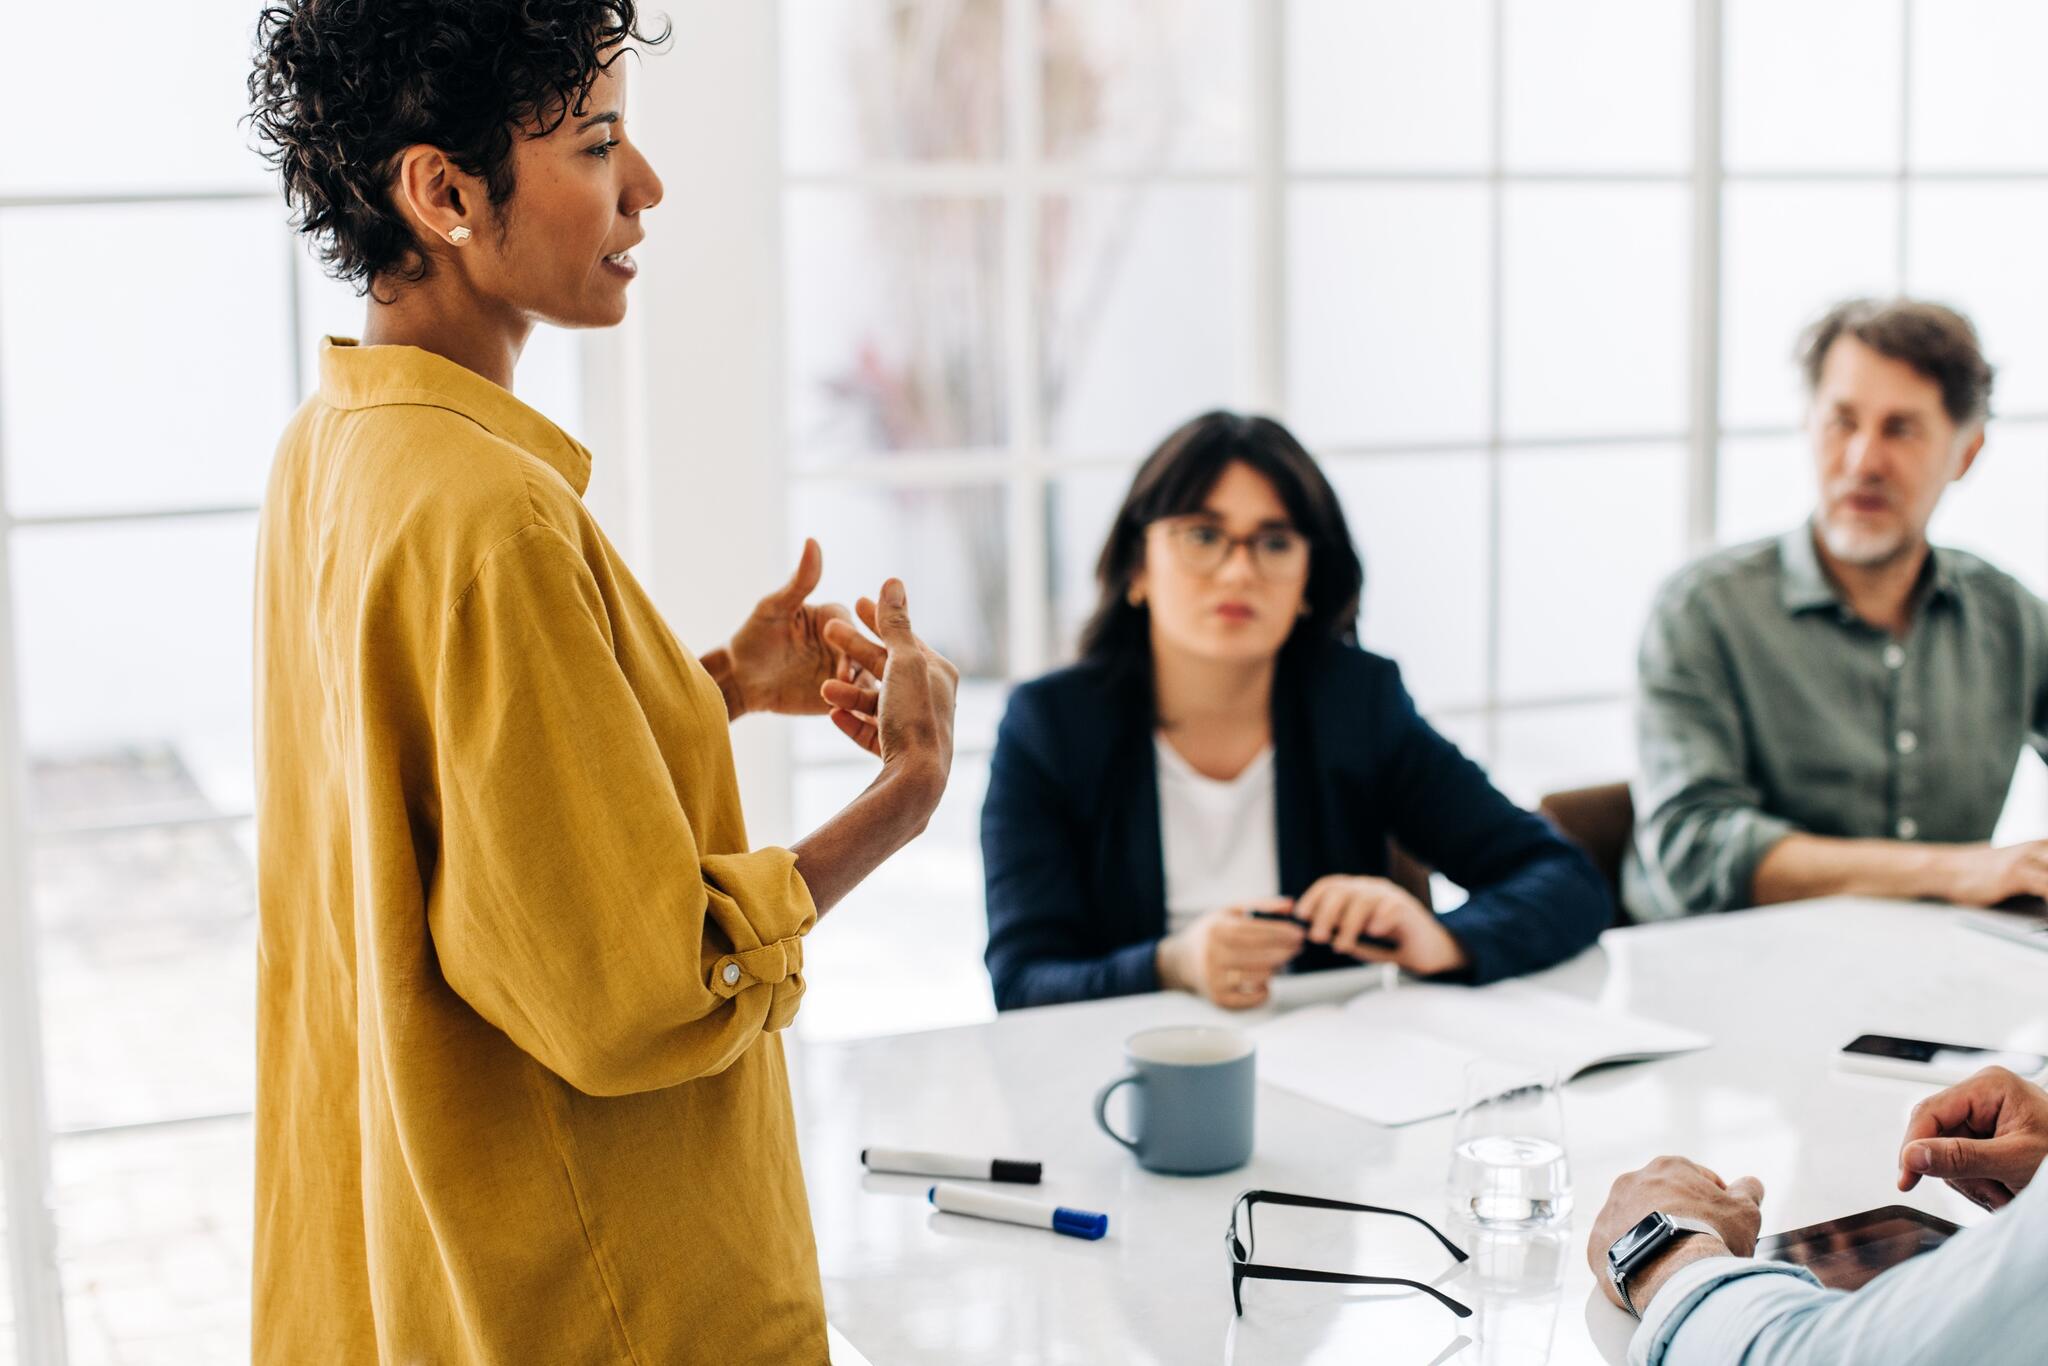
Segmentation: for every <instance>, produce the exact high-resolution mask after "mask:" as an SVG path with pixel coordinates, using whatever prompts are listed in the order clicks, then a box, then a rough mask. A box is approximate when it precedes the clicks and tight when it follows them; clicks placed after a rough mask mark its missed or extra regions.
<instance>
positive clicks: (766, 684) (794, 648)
mask: <svg viewBox="0 0 2048 1366" xmlns="http://www.w3.org/2000/svg"><path fill="white" fill-rule="evenodd" d="M824 572H825V556H824V552H822V551H821V550H819V549H818V543H817V542H816V541H814V540H806V541H805V542H804V552H803V556H802V558H800V559H799V560H798V561H797V566H796V572H795V573H794V574H792V575H791V576H790V579H789V582H788V583H786V584H784V585H783V586H782V587H781V588H778V589H777V590H776V591H774V592H773V593H770V594H769V595H768V596H767V597H765V598H763V599H761V601H760V602H759V603H757V604H756V605H755V607H754V610H753V613H752V614H751V615H749V616H748V617H747V619H746V621H745V622H743V623H741V625H740V629H739V630H737V631H735V632H733V637H732V640H731V642H730V643H728V644H727V645H726V647H725V649H724V651H723V652H722V657H721V652H720V651H715V650H714V651H712V652H711V653H710V654H707V655H706V656H705V657H704V660H703V663H704V667H705V669H706V670H707V671H708V672H709V673H710V674H711V676H712V677H713V678H716V679H718V681H719V688H720V690H721V691H722V692H724V693H725V705H726V712H727V714H728V715H730V716H731V717H733V718H734V719H735V720H737V719H738V718H739V717H741V716H743V715H745V714H746V713H747V712H750V711H769V712H781V713H784V714H785V715H790V716H816V715H818V714H819V713H821V712H825V711H828V710H830V706H829V704H828V703H827V702H826V701H825V699H824V698H823V697H821V696H820V695H819V692H818V689H819V686H820V685H821V684H822V683H824V681H825V680H826V679H828V678H834V677H851V676H853V675H852V672H851V671H850V670H849V669H848V668H847V664H846V657H845V654H844V652H843V651H841V650H838V649H835V648H834V647H833V646H832V645H831V644H830V643H829V642H828V641H827V639H826V635H825V628H826V626H827V625H828V624H830V623H831V622H835V621H837V622H848V621H850V620H851V618H850V617H849V615H848V613H847V611H846V609H845V608H844V607H841V606H840V605H839V604H838V603H830V602H828V603H819V604H816V605H813V604H811V603H808V602H806V601H804V599H806V598H808V597H810V595H811V593H812V592H813V590H815V589H816V588H817V586H818V580H819V579H820V578H821V577H823V575H824Z"/></svg>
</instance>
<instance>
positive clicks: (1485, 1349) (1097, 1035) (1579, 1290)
mask: <svg viewBox="0 0 2048 1366" xmlns="http://www.w3.org/2000/svg"><path fill="white" fill-rule="evenodd" d="M1534 980H1536V981H1538V982H1539V983H1540V984H1541V985H1544V986H1547V987H1550V988H1552V989H1555V990H1559V991H1564V992H1568V993H1571V994H1573V995H1577V996H1580V997H1582V998H1587V999H1591V1000H1593V1001H1595V1002H1597V1003H1599V1004H1602V1005H1605V1006H1610V1007H1613V1008H1616V1009H1621V1010H1627V1011H1632V1012H1634V1013H1637V1014H1641V1015H1645V1016H1649V1017H1651V1018H1654V1019H1660V1020H1665V1021H1668V1022H1670V1023H1672V1024H1676V1025H1681V1026H1684V1027H1687V1028H1693V1029H1700V1030H1704V1031H1705V1032H1707V1033H1709V1034H1711V1035H1713V1036H1714V1038H1715V1041H1716V1042H1715V1046H1714V1047H1712V1048H1709V1049H1707V1050H1705V1051H1704V1052H1701V1053H1697V1054H1692V1055H1689V1056H1685V1057H1680V1058H1675V1059H1670V1060H1666V1061H1662V1062H1656V1063H1650V1064H1643V1065H1632V1066H1625V1067H1616V1068H1609V1069H1603V1070H1601V1071H1598V1072H1594V1073H1590V1074H1587V1075H1585V1076H1583V1077H1581V1078H1579V1079H1578V1080H1577V1081H1575V1082H1573V1083H1571V1084H1570V1085H1569V1086H1568V1087H1566V1088H1565V1092H1564V1114H1565V1138H1566V1144H1567V1147H1568V1149H1569V1152H1570V1157H1571V1163H1572V1173H1573V1180H1574V1187H1575V1195H1576V1209H1575V1212H1574V1215H1573V1222H1572V1226H1571V1228H1570V1229H1569V1230H1568V1231H1565V1232H1563V1233H1560V1234H1556V1235H1552V1236H1550V1237H1547V1238H1546V1237H1532V1236H1528V1235H1523V1236H1513V1235H1485V1234H1481V1233H1480V1232H1479V1231H1478V1230H1475V1229H1473V1228H1471V1227H1470V1226H1468V1225H1463V1224H1459V1223H1456V1222H1455V1221H1452V1220H1451V1219H1450V1218H1449V1216H1448V1214H1447V1212H1446V1209H1445V1201H1444V1178H1445V1174H1446V1170H1447V1163H1448V1159H1449V1144H1450V1134H1451V1121H1450V1120H1449V1119H1444V1120H1437V1121H1430V1122H1426V1123H1421V1124H1415V1125H1409V1126H1406V1127H1403V1128H1398V1129H1389V1128H1381V1127H1379V1126H1376V1125H1373V1124H1370V1123H1367V1122H1366V1121H1364V1120H1361V1119H1357V1118H1354V1117H1352V1116H1350V1115H1347V1114H1343V1113H1341V1112H1338V1111H1335V1110H1331V1109H1328V1108H1326V1107H1323V1106H1320V1105H1317V1104H1315V1103H1314V1102H1311V1101H1308V1100H1305V1099H1302V1098H1300V1097H1297V1096H1295V1095H1293V1094H1292V1093H1290V1092H1286V1091H1282V1090H1279V1089H1277V1088H1274V1087H1270V1086H1261V1087H1260V1090H1259V1098H1258V1104H1259V1114H1258V1147H1257V1151H1256V1153H1255V1155H1254V1157H1253V1160H1252V1161H1251V1162H1250V1163H1249V1164H1248V1165H1247V1166H1245V1167H1244V1168H1243V1169H1241V1170H1239V1171H1236V1172H1230V1173H1226V1174H1223V1175H1220V1176H1209V1177H1193V1178H1187V1177H1167V1176H1158V1175H1154V1174H1151V1173H1148V1172H1145V1171H1143V1170H1141V1169H1139V1168H1138V1167H1137V1165H1136V1164H1135V1163H1134V1162H1132V1161H1131V1160H1130V1159H1129V1158H1128V1156H1127V1155H1126V1154H1125V1153H1124V1152H1123V1151H1122V1150H1121V1149H1120V1148H1118V1147H1117V1146H1116V1145H1115V1144H1114V1143H1112V1142H1110V1141H1109V1140H1108V1139H1107V1138H1104V1137H1102V1136H1101V1135H1100V1134H1099V1133H1098V1132H1097V1131H1096V1129H1095V1126H1094V1121H1093V1117H1092V1114H1091V1111H1090V1104H1091V1101H1092V1097H1093V1095H1094V1092H1095V1089H1096V1088H1097V1087H1098V1086H1099V1085H1100V1084H1101V1083H1103V1082H1104V1081H1107V1080H1109V1079H1110V1078H1111V1077H1113V1076H1116V1075H1118V1073H1119V1072H1120V1071H1121V1066H1120V1064H1121V1045H1122V1041H1123V1039H1124V1038H1125V1036H1126V1035H1128V1034H1130V1033H1133V1032H1135V1031H1136V1030H1138V1029H1140V1028H1144V1027H1147V1026H1151V1025H1156V1024H1161V1023H1173V1022H1182V1021H1189V1022H1191V1021H1209V1020H1216V1019H1219V1018H1228V1019H1234V1020H1235V1021H1236V1022H1238V1023H1252V1022H1254V1020H1255V1019H1256V1017H1255V1016H1254V1017H1245V1016H1236V1017H1230V1016H1225V1015H1224V1013H1223V1012H1221V1011H1218V1010H1215V1009H1214V1008H1212V1007H1210V1006H1207V1005H1206V1004H1204V1003H1202V1002H1199V1001H1196V1000H1194V999H1193V998H1190V997H1186V996H1174V995H1157V996H1145V997H1131V998H1125V999H1121V1000H1114V1001H1104V1002H1095V1003H1090V1004H1086V1005H1078V1006H1063V1007H1055V1008H1051V1009H1045V1010H1035V1011H1022V1012H1015V1013H1012V1014H1010V1015H1007V1016H1004V1017H1002V1018H1000V1019H998V1020H996V1021H995V1022H994V1023H992V1024H987V1025H977V1026H971V1027H966V1028H959V1029H949V1030H939V1031H933V1032H930V1033H922V1034H908V1035H900V1036H895V1037H889V1038H880V1039H869V1040H864V1041H860V1042H854V1043H846V1044H833V1045H824V1046H819V1045H812V1046H808V1047H804V1048H799V1049H793V1050H792V1074H793V1085H794V1088H795V1103H796V1107H797V1118H798V1124H799V1129H800V1134H801V1139H802V1143H803V1148H804V1162H805V1170H806V1173H807V1179H808V1184H809V1189H810V1196H811V1206H812V1217H813V1221H814V1223H815V1226H816V1228H817V1235H818V1249H819V1259H820V1265H821V1268H822V1270H823V1273H824V1278H825V1288H826V1302H827V1307H828V1310H829V1312H830V1314H831V1317H832V1320H833V1323H834V1324H835V1325H836V1326H837V1328H838V1329H839V1330H841V1331H842V1332H844V1333H845V1335H846V1337H847V1339H848V1340H849V1341H850V1342H851V1343H852V1344H853V1345H854V1346H855V1347H857V1348H858V1349H859V1350H860V1351H861V1352H862V1353H864V1354H865V1355H866V1356H867V1358H868V1359H869V1360H870V1361H871V1362H872V1363H873V1366H908V1364H909V1363H941V1362H943V1363H949V1364H950V1363H958V1362H966V1361H972V1362H977V1363H979V1362H1017V1363H1027V1362H1031V1363H1036V1362H1044V1363H1084V1362H1086V1363H1093V1362H1114V1363H1131V1364H1132V1366H1137V1364H1138V1363H1160V1364H1161V1366H1166V1364H1167V1363H1171V1364H1172V1366H1184V1363H1189V1362H1201V1361H1228V1362H1241V1363H1259V1362H1268V1361H1272V1362H1281V1361H1285V1362H1297V1363H1317V1362H1336V1361H1339V1360H1342V1361H1346V1362H1352V1361H1357V1360H1359V1359H1360V1353H1361V1351H1364V1352H1367V1353H1368V1354H1369V1357H1370V1359H1371V1360H1373V1361H1374V1362H1395V1363H1398V1362H1409V1361H1412V1362H1415V1363H1417V1366H1423V1364H1424V1363H1433V1362H1446V1363H1448V1362H1459V1363H1481V1362H1484V1363H1505V1362H1514V1363H1522V1362H1529V1363H1536V1362H1549V1363H1559V1364H1560V1366H1563V1364H1566V1363H1580V1362H1587V1363H1590V1362H1600V1361H1607V1362H1619V1361H1622V1360H1624V1359H1625V1356H1626V1350H1627V1344H1628V1339H1629V1336H1630V1333H1631V1332H1632V1330H1633V1328H1634V1323H1633V1321H1632V1320H1631V1319H1629V1317H1628V1316H1627V1315H1626V1314H1624V1313H1622V1311H1620V1310H1619V1309H1616V1308H1614V1307H1613V1306H1611V1305H1610V1304H1608V1302H1607V1301H1606V1299H1605V1298H1604V1297H1603V1296H1602V1294H1601V1292H1600V1289H1599V1287H1598V1285H1597V1284H1596V1282H1595V1281H1594V1278H1593V1272H1592V1270H1591V1268H1590V1267H1589V1266H1588V1264H1587V1261H1586V1255H1585V1244H1586V1238H1587V1234H1588V1232H1589V1230H1590V1229H1591V1226H1592V1222H1593V1219H1594V1217H1595V1216H1596V1215H1597V1214H1598V1212H1599V1209H1600V1206H1601V1204H1602V1202H1603V1201H1604V1199H1605V1197H1606V1193H1607V1189H1608V1187H1609V1185H1610V1184H1611V1183H1612V1181H1613V1179H1614V1178H1615V1177H1616V1176H1617V1175H1619V1174H1620V1173H1622V1172H1624V1171H1628V1170H1632V1169H1633V1168H1635V1167H1638V1166H1640V1165H1642V1164H1643V1163H1644V1162H1646V1161H1648V1160H1649V1159H1650V1158H1652V1157H1654V1156H1657V1155H1658V1154H1660V1153H1667V1152H1676V1153H1683V1154H1686V1155H1688V1156H1692V1157H1695V1158H1697V1159H1699V1160H1700V1161H1703V1162H1706V1163H1708V1164H1710V1165H1712V1166H1713V1167H1714V1168H1715V1169H1716V1170H1718V1171H1721V1172H1723V1173H1724V1174H1728V1175H1735V1174H1739V1173H1754V1174H1756V1175H1757V1176H1759V1177H1761V1178H1762V1180H1763V1182H1764V1186H1765V1189H1766V1191H1767V1192H1768V1194H1767V1197H1766V1200H1765V1204H1764V1211H1765V1215H1764V1227H1765V1230H1766V1231H1767V1232H1770V1231H1776V1230H1780V1229H1789V1228H1796V1227H1799V1226H1802V1225H1805V1224H1814V1223H1819V1222H1822V1221H1823V1220H1826V1219H1831V1218H1835V1217H1838V1216H1841V1215H1844V1214H1850V1213H1855V1212H1857V1211H1859V1210H1866V1209H1870V1208H1872V1207H1875V1206H1878V1205H1885V1204H1891V1203H1894V1202H1897V1201H1899V1200H1900V1198H1901V1197H1899V1195H1898V1193H1897V1190H1896V1188H1895V1186H1894V1184H1893V1174H1894V1172H1895V1168H1894V1166H1893V1164H1894V1162H1895V1159H1896V1152H1897V1144H1898V1136H1899V1133H1900V1131H1901V1129H1902V1126H1903V1124H1904V1122H1905V1115H1906V1111H1907V1110H1908V1109H1909V1108H1910V1107H1911V1106H1912V1104H1913V1103H1914V1102H1915V1101H1916V1100H1917V1099H1919V1098H1920V1097H1921V1096H1924V1095H1926V1094H1927V1093H1928V1091H1929V1089H1930V1088H1929V1087H1927V1086H1926V1085H1923V1084H1917V1083H1914V1082H1909V1081H1901V1080H1891V1079H1886V1078H1878V1077H1869V1076H1862V1075H1857V1074H1853V1073H1848V1072H1844V1071H1841V1070H1839V1069H1837V1068H1836V1067H1835V1065H1834V1061H1833V1057H1834V1054H1835V1052H1836V1050H1837V1049H1839V1048H1840V1047H1841V1045H1842V1044H1844V1043H1846V1042H1847V1041H1848V1040H1850V1039H1851V1038H1854V1037H1855V1036H1856V1035H1857V1034H1859V1033H1863V1032H1865V1031H1866V1030H1868V1029H1871V1028H1882V1029H1884V1030H1885V1031H1886V1032H1890V1033H1897V1034H1905V1035H1915V1036H1919V1037H1932V1038H1952V1039H1959V1040H1970V1041H1973V1042H1981V1043H1986V1044H1993V1045H1998V1046H2002V1047H2030V1048H2035V1049H2040V1048H2042V1046H2043V1045H2044V1044H2048V1013H2044V1012H2043V1010H2042V1009H2041V1007H2040V1004H2039V1003H2040V1001H2041V1000H2042V999H2043V995H2042V993H2043V988H2044V986H2048V956H2043V955H2040V954H2038V953H2034V952H2030V951H2028V950H2026V949H2024V948H2019V947H2015V946H2012V945H2008V944H2005V943H2003V942H2002V941H1999V940H1997V939H1994V938H1991V937H1989V936H1985V935H1980V934H1975V933H1971V932H1969V931H1966V930H1965V929H1963V928H1962V927H1961V926H1960V925H1958V924H1956V923H1954V921H1953V913H1952V912H1949V911H1946V910H1945V909H1942V908H1937V907H1927V906H1908V905H1900V904H1896V903H1884V902H1859V901H1849V900H1839V901H1829V902H1820V903H1814V904H1812V905H1808V906H1800V907H1789V908H1778V909H1773V910H1768V911H1757V912H1747V913H1744V914H1741V915H1735V916H1719V917H1712V918H1709V919H1702V920H1696V921H1686V922H1680V923H1677V924H1671V925H1657V926H1647V927H1640V928H1634V929H1629V930H1623V931H1616V932H1613V933H1610V934H1609V935H1608V936H1607V937H1606V938H1605V940H1603V942H1602V944H1601V945H1600V946H1598V947H1596V948H1594V949H1592V950H1589V951H1588V952H1587V953H1585V954H1583V955H1581V956H1580V957H1579V958H1577V959H1575V960H1574V961H1572V962H1571V963H1567V964H1564V965H1562V966H1561V967H1558V968H1555V969H1552V970H1551V971H1549V972H1547V973H1544V974H1541V975H1540V976H1539V977H1538V978H1536V979H1534ZM869 1145H889V1146H901V1147H910V1148H919V1149H927V1150H938V1151H957V1152H963V1153H976V1154H987V1155H989V1156H1002V1157H1012V1158H1021V1159H1025V1160H1036V1161H1041V1162H1043V1163H1044V1164H1045V1184H1044V1185H1043V1186H1041V1187H1039V1188H1037V1191H1038V1193H1039V1194H1041V1195H1043V1196H1044V1198H1046V1199H1047V1200H1048V1201H1054V1202H1058V1203H1063V1204H1067V1205H1072V1206H1077V1207H1080V1208H1084V1209H1092V1210H1101V1211H1105V1212H1107V1213H1108V1214H1109V1216H1110V1230H1109V1236H1108V1237H1107V1238H1106V1239H1104V1240H1103V1241H1101V1242H1099V1243H1091V1242H1084V1241H1080V1240H1076V1239H1069V1238H1061V1237H1058V1236H1055V1235H1053V1234H1050V1233H1047V1232H1043V1231H1039V1230H1034V1229H1027V1228H1020V1227H1014V1226H1009V1225H1002V1224H993V1223H985V1222H982V1221H978V1220H973V1219H968V1218H963V1217H960V1216H955V1215H946V1214H939V1213H935V1212H934V1211H932V1210H931V1208H930V1206H929V1205H928V1204H927V1203H926V1201H925V1198H924V1195H925V1190H926V1188H927V1186H929V1184H930V1183H929V1181H926V1180H920V1179H919V1178H916V1177H893V1176H878V1175H873V1174H868V1173H865V1172H863V1170H862V1169H861V1167H860V1164H859V1160H858V1159H859V1154H860V1150H861V1149H862V1148H863V1147H866V1146H869ZM1251 1186H1257V1187H1263V1188H1267V1189H1272V1190H1283V1191H1292V1192H1299V1193H1303V1194H1312V1195H1324V1196H1332V1197H1335V1198H1338V1199H1343V1200H1352V1201H1357V1202H1360V1203H1365V1204H1374V1205H1385V1206H1392V1207H1395V1208H1399V1209H1405V1210H1409V1211H1412V1212H1414V1213H1417V1214H1420V1215H1422V1216H1424V1217H1425V1218H1428V1219H1430V1220H1431V1221H1432V1222H1435V1223H1437V1224H1438V1226H1439V1227H1441V1228H1443V1229H1444V1230H1445V1232H1447V1233H1449V1234H1450V1235H1451V1236H1452V1237H1453V1239H1454V1240H1455V1241H1457V1242H1458V1243H1460V1244H1461V1245H1462V1246H1464V1247H1465V1248H1466V1249H1467V1251H1468V1252H1469V1253H1470V1254H1471V1259H1470V1260H1469V1261H1468V1262H1466V1263H1464V1264H1462V1265H1457V1264H1453V1263H1449V1262H1448V1261H1447V1259H1446V1257H1445V1255H1444V1253H1443V1250H1442V1249H1441V1248H1440V1247H1438V1246H1437V1245H1436V1243H1435V1241H1434V1240H1433V1239H1431V1238H1430V1237H1429V1235H1428V1234H1427V1233H1426V1232H1425V1231H1423V1230H1421V1229H1419V1228H1416V1227H1414V1226H1413V1225H1411V1224H1409V1223H1408V1222H1407V1221H1405V1220H1388V1219H1359V1218H1347V1217H1344V1216H1341V1215H1337V1214H1331V1213H1327V1212H1320V1211H1296V1210H1286V1209H1273V1208H1268V1207H1266V1206H1261V1207H1260V1210H1259V1214H1258V1260H1260V1261H1261V1262H1268V1263H1280V1264H1286V1265H1292V1266H1303V1267H1314V1268H1319V1269H1326V1270H1343V1271H1356V1272H1362V1273H1365V1274H1386V1275H1397V1276H1405V1277H1408V1278H1411V1279H1415V1280H1421V1281H1424V1282H1427V1283H1429V1284H1432V1285H1435V1286H1436V1287H1437V1288H1439V1289H1441V1290H1443V1291H1444V1292H1445V1293H1446V1294H1448V1295H1450V1296H1452V1297H1453V1298H1456V1299H1459V1300H1461V1301H1463V1302H1464V1303H1466V1304H1468V1305H1470V1306H1471V1307H1472V1308H1473V1310H1474V1311H1475V1312H1474V1313H1473V1315H1472V1317H1471V1318H1469V1319H1462V1320H1461V1319H1458V1318H1456V1317H1454V1316H1453V1315H1452V1314H1451V1313H1449V1312H1448V1311H1446V1310H1445V1309H1444V1308H1443V1307H1442V1306H1441V1305H1439V1304H1437V1303H1436V1302H1435V1301H1434V1300H1432V1299H1430V1298H1429V1297H1427V1296H1425V1295H1422V1294H1419V1293H1416V1292H1413V1291H1399V1290H1394V1291H1386V1290H1378V1289H1368V1288H1352V1287H1345V1286H1336V1285H1318V1284H1305V1283H1281V1282H1269V1281H1247V1282H1246V1283H1245V1287H1244V1295H1245V1313H1244V1316H1243V1318H1242V1319H1239V1318H1237V1317H1236V1316H1234V1315H1233V1313H1232V1310H1231V1300H1230V1260H1229V1254H1228V1252H1227V1250H1226V1248H1225V1246H1224V1241H1223V1238H1224V1231H1225V1228H1226V1226H1227V1225H1228V1222H1229V1217H1230V1206H1231V1203H1232V1201H1233V1200H1234V1199H1235V1197H1236V1195H1237V1193H1238V1192H1239V1191H1240V1190H1243V1189H1244V1188H1246V1187H1251ZM1904 1200H1905V1202H1906V1203H1909V1204H1912V1205H1914V1206H1917V1207H1919V1208H1923V1209H1926V1210H1928V1211H1929V1212H1931V1213H1935V1214H1938V1215H1941V1216H1943V1217H1946V1218H1948V1219H1951V1220H1954V1221H1956V1222H1958V1223H1963V1224H1968V1223H1971V1222H1974V1221H1975V1220H1976V1219H1978V1218H1981V1217H1982V1214H1981V1212H1980V1211H1978V1210H1976V1209H1975V1207H1974V1206H1971V1205H1969V1204H1968V1203H1967V1202H1965V1201H1963V1200H1962V1199H1961V1198H1960V1197H1957V1196H1954V1195H1953V1194H1952V1193H1950V1192H1948V1191H1947V1190H1946V1189H1945V1188H1943V1187H1940V1186H1939V1185H1936V1184H1933V1183H1922V1185H1921V1186H1920V1187H1919V1188H1918V1189H1916V1190H1915V1191H1914V1192H1912V1193H1911V1194H1910V1195H1908V1196H1906V1197H1904Z"/></svg>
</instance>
